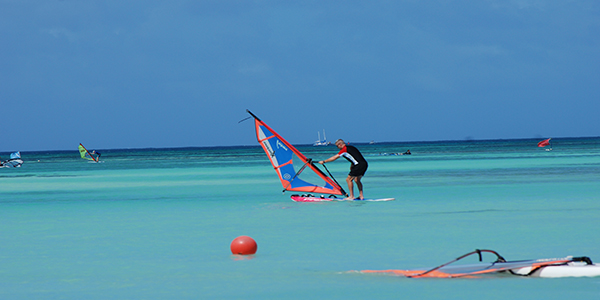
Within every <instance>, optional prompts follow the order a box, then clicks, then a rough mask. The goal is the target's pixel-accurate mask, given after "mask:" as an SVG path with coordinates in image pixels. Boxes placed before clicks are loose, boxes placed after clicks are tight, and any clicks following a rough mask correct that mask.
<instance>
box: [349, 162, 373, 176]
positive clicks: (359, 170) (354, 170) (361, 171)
mask: <svg viewBox="0 0 600 300" xmlns="http://www.w3.org/2000/svg"><path fill="white" fill-rule="evenodd" d="M368 167H369V165H368V164H358V165H352V166H351V167H350V173H349V174H348V175H350V176H352V177H357V176H363V175H365V173H367V168H368Z"/></svg>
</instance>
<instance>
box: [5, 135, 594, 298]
mask: <svg viewBox="0 0 600 300" xmlns="http://www.w3.org/2000/svg"><path fill="white" fill-rule="evenodd" d="M536 143H537V141H534V140H510V141H464V142H435V143H387V144H374V145H360V144H359V145H357V147H358V148H359V149H360V150H361V151H362V152H363V153H364V154H365V156H366V158H367V160H368V161H369V170H368V172H367V175H366V176H365V178H364V180H363V182H364V184H365V194H366V196H368V197H395V198H396V200H395V201H391V202H334V203H294V202H292V201H291V200H290V199H289V195H290V194H289V193H286V194H282V193H281V184H280V183H279V181H278V179H277V176H276V175H275V172H274V171H273V168H272V167H271V166H270V164H269V162H268V159H267V157H266V156H265V154H264V153H263V152H262V149H260V148H259V147H224V148H187V149H145V150H140V149H137V150H136V149H133V150H104V151H101V152H102V159H103V160H104V161H103V162H102V163H99V164H95V163H88V162H86V161H83V160H81V159H80V158H79V157H78V153H77V151H76V150H74V151H66V152H29V153H28V152H22V156H23V159H24V161H25V163H24V164H23V167H21V168H18V169H0V195H1V196H0V245H2V246H1V247H0V259H1V260H2V264H1V265H0V298H2V299H54V298H56V299H165V298H169V299H215V298H216V299H219V298H241V299H265V298H283V297H285V298H286V299H307V298H310V299H389V298H392V297H402V298H407V299H411V298H417V297H425V298H461V299H481V298H485V299H506V298H519V299H522V298H533V299H541V298H544V299H565V298H569V299H597V298H598V296H600V278H562V279H540V278H523V277H511V276H495V277H486V278H480V279H451V280H446V279H433V280H432V279H406V278H400V277H394V276H384V275H372V274H360V273H354V272H348V271H351V270H364V269H391V268H395V269H414V268H423V267H433V266H436V265H439V264H441V263H444V262H447V261H449V260H451V259H453V258H456V257H458V256H460V255H462V254H464V253H467V252H470V251H472V250H474V249H478V248H479V249H493V250H496V251H498V252H500V254H502V255H503V256H504V257H505V258H507V259H508V260H520V259H535V258H552V257H564V256H567V255H575V256H581V255H585V256H589V257H591V258H592V260H595V261H600V233H598V230H597V226H598V225H597V224H598V220H599V218H598V214H599V212H600V201H599V200H600V197H599V196H598V195H600V184H599V183H600V147H599V146H600V139H597V138H596V139H590V138H588V139H562V140H560V139H557V140H554V139H553V147H554V149H553V151H544V150H543V149H539V148H537V147H536ZM299 148H300V150H301V151H303V152H304V153H305V154H306V155H307V156H308V157H312V158H315V159H323V158H327V157H329V156H331V155H332V154H333V153H335V152H336V148H335V147H333V146H332V147H320V148H316V147H308V146H307V147H299ZM406 149H410V150H411V152H412V153H413V155H410V156H387V155H381V154H383V153H391V152H404V151H405V150H406ZM328 168H329V170H330V171H331V172H332V173H333V174H334V175H335V176H336V177H337V178H338V181H343V179H344V177H345V174H347V171H348V164H347V162H345V161H341V160H340V161H336V162H333V163H330V164H328ZM240 235H248V236H251V237H253V238H254V239H255V240H256V241H257V243H258V252H257V254H256V255H253V256H247V257H239V256H234V255H231V252H230V250H229V245H230V243H231V241H232V240H233V239H234V238H235V237H237V236H240Z"/></svg>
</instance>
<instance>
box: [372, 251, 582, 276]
mask: <svg viewBox="0 0 600 300" xmlns="http://www.w3.org/2000/svg"><path fill="white" fill-rule="evenodd" d="M485 252H488V253H492V254H494V255H496V261H494V262H491V263H476V264H466V265H453V266H450V264H452V263H455V262H457V261H459V260H461V259H463V258H465V257H468V256H471V255H473V254H478V255H479V261H480V262H481V261H482V253H485ZM571 262H585V263H586V264H587V265H593V263H592V261H591V259H590V258H588V257H586V256H582V257H572V256H568V257H564V258H549V259H533V260H520V261H506V260H505V259H504V258H503V257H502V256H500V254H498V253H497V252H496V251H493V250H479V249H478V250H475V251H473V252H469V253H467V254H465V255H463V256H460V257H458V258H456V259H454V260H451V261H449V262H447V263H445V264H443V265H440V266H437V267H435V268H432V269H425V270H364V271H361V273H389V274H393V275H400V276H405V277H409V278H419V277H434V278H456V277H473V276H477V275H484V274H493V273H503V272H508V273H510V274H513V275H520V276H529V275H531V274H533V273H534V272H536V271H537V270H539V269H540V268H544V267H549V266H563V265H566V264H568V263H571ZM523 268H530V269H528V271H527V273H516V272H514V271H513V270H521V269H523Z"/></svg>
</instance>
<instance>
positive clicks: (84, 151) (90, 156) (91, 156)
mask: <svg viewBox="0 0 600 300" xmlns="http://www.w3.org/2000/svg"><path fill="white" fill-rule="evenodd" d="M94 152H96V151H94ZM79 154H80V155H81V158H83V159H87V160H91V161H94V162H98V160H99V159H100V154H99V153H98V154H96V153H90V152H89V151H88V150H87V149H85V147H84V146H83V145H82V144H79Z"/></svg>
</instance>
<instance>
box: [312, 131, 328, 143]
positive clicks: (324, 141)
mask: <svg viewBox="0 0 600 300" xmlns="http://www.w3.org/2000/svg"><path fill="white" fill-rule="evenodd" d="M317 135H318V137H319V139H318V140H317V141H316V142H315V143H314V144H313V146H328V145H329V144H331V143H330V142H328V141H327V137H326V136H325V129H323V139H322V140H321V133H320V132H318V131H317Z"/></svg>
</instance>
